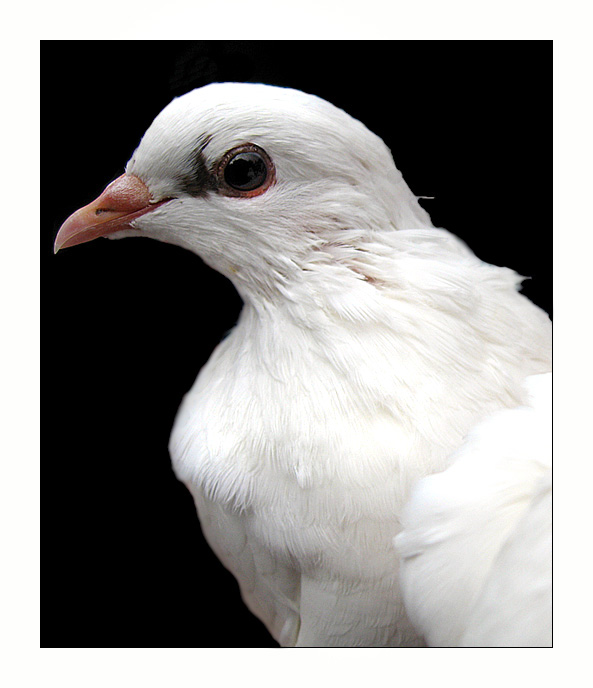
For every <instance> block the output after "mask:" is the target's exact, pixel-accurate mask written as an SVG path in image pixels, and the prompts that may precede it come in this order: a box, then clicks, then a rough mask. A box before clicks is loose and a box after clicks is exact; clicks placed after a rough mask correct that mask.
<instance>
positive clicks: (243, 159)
mask: <svg viewBox="0 0 593 688" xmlns="http://www.w3.org/2000/svg"><path fill="white" fill-rule="evenodd" d="M216 179H217V182H218V190H219V191H220V192H221V193H222V194H224V195H225V196H233V197H235V198H253V197H254V196H259V195H261V194H263V193H264V192H265V191H267V190H268V189H269V188H270V186H271V185H272V184H273V183H274V182H275V181H276V170H275V168H274V163H273V162H272V159H271V158H270V156H269V155H268V154H267V153H266V151H265V150H264V149H263V148H260V147H259V146H257V145H255V144H254V143H243V144H241V145H240V146H236V147H235V148H231V149H230V150H229V151H227V152H226V153H225V154H224V155H223V156H222V158H221V159H220V162H219V163H218V166H217V169H216Z"/></svg>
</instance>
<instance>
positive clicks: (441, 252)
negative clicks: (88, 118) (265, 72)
mask: <svg viewBox="0 0 593 688" xmlns="http://www.w3.org/2000/svg"><path fill="white" fill-rule="evenodd" d="M237 151H242V154H243V153H245V151H247V152H248V153H249V155H252V154H253V155H255V156H256V158H257V159H258V161H259V162H258V163H257V164H256V163H253V160H251V162H250V163H249V164H250V165H251V167H250V168H249V169H250V173H249V174H250V175H252V176H251V177H250V178H249V179H247V177H246V178H245V180H244V181H245V185H244V187H242V188H238V187H237V186H235V187H233V186H232V183H235V180H234V177H233V176H232V175H229V174H227V173H228V169H227V168H228V167H229V166H230V161H231V160H234V159H235V158H234V156H236V155H237ZM237 159H238V158H237ZM245 159H246V158H245ZM245 164H247V163H245ZM258 164H259V165H260V167H258V166H257V165H258ZM264 164H265V165H266V170H267V172H266V173H265V174H263V173H262V177H263V181H261V179H259V178H258V174H260V172H261V169H262V168H261V165H264ZM259 181H261V183H259ZM231 182H232V183H231ZM254 185H255V186H254ZM247 187H249V188H247ZM98 218H99V219H98ZM107 234H109V235H110V236H112V237H114V238H120V237H124V236H150V237H153V238H156V239H159V240H161V241H167V242H170V243H175V244H178V245H180V246H183V247H185V248H188V249H189V250H191V251H193V252H195V253H197V254H198V255H199V256H201V257H202V258H203V259H204V260H205V261H206V262H207V263H208V264H209V265H211V266H212V267H214V268H215V269H217V270H219V271H220V272H222V273H223V274H224V275H226V276H227V277H228V278H229V279H231V280H232V282H233V283H234V284H235V286H236V288H237V290H238V291H239V293H240V294H241V296H242V297H243V300H244V302H245V306H244V309H243V311H242V313H241V316H240V319H239V322H238V324H237V326H236V327H235V328H234V330H233V331H232V333H231V334H230V335H229V336H228V337H227V338H226V339H225V340H224V341H223V342H222V343H221V344H220V345H219V346H218V347H217V349H216V350H215V352H214V353H213V355H212V357H211V359H210V360H209V362H208V363H207V364H206V365H205V366H204V368H203V369H202V371H201V372H200V375H199V376H198V379H197V381H196V383H195V385H194V387H193V388H192V390H191V391H190V392H189V393H188V394H187V395H186V397H185V399H184V401H183V404H182V406H181V408H180V411H179V414H178V417H177V420H176V423H175V427H174V429H173V433H172V436H171V442H170V451H171V456H172V460H173V465H174V468H175V471H176V474H177V475H178V477H179V478H180V480H182V481H184V482H185V483H186V485H187V486H188V488H189V489H190V490H191V492H192V494H193V496H194V499H195V502H196V506H197V509H198V513H199V516H200V521H201V524H202V528H203V531H204V534H205V536H206V538H207V539H208V541H209V543H210V544H211V546H212V548H213V550H214V551H215V552H216V554H217V555H218V556H219V557H220V559H221V561H222V562H223V563H224V564H225V566H227V568H228V569H229V570H230V571H232V572H233V574H234V575H235V576H236V577H237V579H238V581H239V584H240V586H241V591H242V594H243V598H244V600H245V602H246V604H247V605H248V606H249V608H250V609H251V610H252V611H253V612H254V613H255V614H256V615H257V616H259V617H260V618H261V619H262V620H263V621H264V623H265V624H266V625H267V627H268V628H269V630H270V632H271V633H272V635H273V636H274V637H275V638H276V639H277V640H278V641H279V642H280V643H281V644H283V645H295V644H296V645H299V646H332V645H334V646H398V645H416V644H422V643H423V642H424V641H423V638H422V634H426V635H428V636H429V637H428V640H429V641H430V640H431V635H430V634H431V633H432V630H430V628H431V627H429V625H425V621H426V619H425V618H424V617H425V615H423V612H422V609H423V607H422V604H417V603H416V602H415V601H414V600H412V602H410V608H411V610H412V614H411V617H412V621H414V622H415V623H417V624H418V626H417V628H414V627H413V626H412V624H411V623H410V621H409V619H408V616H407V615H406V611H405V609H404V606H403V602H402V595H401V592H400V590H399V584H398V555H397V553H396V549H395V547H394V546H393V540H394V537H395V536H396V535H397V534H398V532H399V531H400V529H401V525H400V518H401V513H402V507H403V505H404V503H405V501H406V499H407V498H408V496H409V492H410V488H411V486H412V485H414V484H415V483H416V482H417V481H418V479H419V478H421V477H423V476H426V475H427V474H430V473H434V472H436V471H442V470H444V469H445V468H447V466H449V465H450V463H451V461H452V457H453V454H454V452H456V451H457V450H459V448H460V447H461V445H462V443H463V441H464V438H465V437H466V435H467V434H468V432H470V431H471V430H472V428H474V426H475V425H476V424H477V423H479V422H480V421H482V420H483V419H485V418H487V417H488V416H489V414H492V413H495V412H497V411H500V410H501V409H513V408H516V407H518V406H520V405H522V404H525V403H527V401H528V395H527V392H526V389H525V388H524V381H525V378H526V377H527V376H530V375H535V374H539V373H545V372H547V371H548V370H549V369H550V323H549V319H548V318H547V316H546V315H545V314H544V313H543V312H542V311H541V310H540V309H538V308H537V307H536V306H534V305H533V304H532V303H530V302H529V301H528V300H527V299H525V298H524V297H523V296H522V295H520V294H519V293H518V292H517V288H518V285H519V283H520V278H519V277H518V276H517V275H516V274H515V273H514V272H512V271H511V270H508V269H506V268H499V267H495V266H492V265H487V264H485V263H483V262H482V261H480V260H478V259H477V258H476V257H475V256H474V255H473V254H472V253H471V251H470V250H469V249H468V248H467V247H466V246H465V245H464V244H463V243H462V242H461V241H459V240H458V239H456V238H455V237H454V236H453V235H451V234H449V233H448V232H446V231H444V230H440V229H435V228H433V227H432V224H431V222H430V218H429V217H428V215H427V213H426V212H425V211H424V210H423V209H422V208H421V207H420V205H419V204H418V202H417V199H416V197H415V196H414V195H413V194H412V193H411V191H410V189H409V188H408V187H407V185H406V183H405V182H404V180H403V178H402V176H401V174H400V173H399V171H398V170H397V169H396V168H395V166H394V164H393V160H392V158H391V155H390V153H389V150H388V149H387V148H386V146H385V145H384V144H383V142H382V141H381V140H380V139H379V138H378V137H377V136H375V135H374V134H372V133H371V132H369V131H368V130H367V129H366V128H365V127H364V126H363V125H362V124H361V123H360V122H358V121H356V120H354V119H353V118H351V117H349V116H348V115H347V114H346V113H344V112H343V111H341V110H339V109H337V108H335V107H334V106H332V105H330V104H329V103H327V102H325V101H323V100H321V99H319V98H316V97H314V96H310V95H306V94H303V93H300V92H298V91H293V90H290V89H281V88H275V87H270V86H263V85H254V84H212V85H210V86H207V87H205V88H202V89H198V90H196V91H192V92H191V93H189V94H187V95H185V96H183V97H182V98H178V99H176V100H174V101H173V102H172V103H171V104H170V105H169V106H168V107H167V108H165V110H163V112H162V113H161V114H160V115H159V116H158V117H157V118H156V120H155V121H154V122H153V124H152V125H151V127H150V128H149V129H148V131H147V132H146V134H145V136H144V138H143V139H142V142H141V143H140V146H139V147H138V149H137V150H136V152H135V153H134V155H133V157H132V159H131V161H130V162H129V164H128V166H127V169H126V175H124V176H123V177H121V178H120V179H119V180H116V182H114V184H113V185H112V186H111V187H108V189H107V190H106V191H105V192H104V194H103V195H102V196H101V197H100V198H99V199H97V201H96V202H95V203H94V204H91V205H90V206H88V207H87V208H86V209H83V210H81V211H78V213H77V214H75V215H74V216H72V218H71V219H69V220H68V221H67V222H66V223H65V225H64V226H63V228H62V230H60V234H59V235H58V238H57V239H56V247H57V248H60V247H61V246H70V245H74V244H75V243H81V242H82V241H87V240H90V239H93V238H95V237H96V236H100V235H107ZM512 413H519V411H517V412H512ZM519 425H520V421H519ZM461 451H462V452H464V451H466V449H462V450H461ZM493 461H494V463H496V457H494V458H493ZM486 463H488V462H486ZM495 468H496V469H497V466H493V471H494V469H495ZM455 470H457V469H456V467H454V468H452V469H450V471H451V472H453V471H455ZM494 472H495V471H494ZM443 475H449V471H447V473H446V474H443ZM478 483H479V481H477V482H476V486H477V487H479V485H478ZM509 483H513V479H512V478H510V479H509ZM468 484H469V482H468ZM460 493H461V494H464V490H463V489H460ZM414 503H415V504H416V511H417V512H419V517H420V518H421V517H422V508H421V507H418V504H421V503H422V502H421V501H420V502H419V501H418V499H416V502H413V504H414ZM459 505H460V506H461V507H462V508H463V507H464V501H463V500H461V499H460V500H459ZM452 506H453V505H452ZM429 508H431V507H430V506H429ZM407 513H408V514H410V513H411V514H412V517H411V518H412V520H411V521H410V527H411V528H417V527H420V526H417V525H414V523H413V515H414V507H413V506H412V507H410V510H408V512H407ZM494 518H495V519H496V518H498V516H497V515H495V516H494ZM485 520H486V521H487V522H488V518H486V519H485ZM519 527H520V526H517V528H519ZM523 527H525V526H523ZM493 530H494V531H496V528H493ZM408 536H409V534H406V533H404V535H402V536H401V537H402V538H404V540H403V543H404V544H403V546H404V549H405V547H407V546H408V545H407V544H406V542H408V541H407V540H405V538H408ZM419 541H420V540H419ZM408 544H409V543H408ZM400 545H401V541H400ZM414 546H416V545H414ZM404 556H405V561H406V562H408V560H409V559H410V556H409V552H407V553H406V554H404ZM506 556H507V558H512V557H513V556H515V555H514V553H513V551H512V547H510V548H509V551H508V552H507V553H506ZM417 559H418V560H420V558H417ZM496 565H499V566H500V567H503V568H504V564H503V562H502V553H501V557H499V559H498V560H497V562H496ZM406 566H407V564H406ZM428 566H429V565H428V564H427V567H428ZM491 573H492V574H493V575H494V573H495V570H494V569H491ZM404 574H405V575H406V576H407V573H406V570H404ZM515 587H516V586H515ZM406 594H407V595H409V596H411V597H412V598H413V597H414V595H420V596H424V593H423V592H417V593H416V592H413V591H411V592H410V591H406ZM529 594H530V591H529V589H527V590H524V591H523V592H521V591H519V592H517V591H516V590H514V591H513V592H512V593H509V595H510V598H511V602H510V604H512V605H516V604H517V599H518V598H521V599H528V597H529ZM488 599H489V598H488V596H487V595H483V596H482V597H481V598H480V603H481V604H483V605H485V609H486V607H488V604H490V605H491V604H492V602H491V601H490V602H489V601H488ZM454 604H455V603H453V605H454ZM435 613H437V614H438V603H437V604H436V612H435ZM476 613H477V612H476ZM486 613H487V612H486V611H484V615H486ZM418 616H419V617H421V618H419V619H418V618H416V617H418ZM426 623H427V624H430V623H431V622H430V620H428V621H427V622H426ZM436 623H437V626H438V624H439V622H438V621H437V622H436ZM435 632H436V633H438V631H435ZM489 632H490V631H486V630H484V629H483V628H482V630H480V631H478V630H476V631H475V633H476V634H479V633H485V634H487V633H489ZM472 633H473V631H472ZM503 635H504V634H503ZM439 637H440V636H439ZM476 637H477V635H476ZM484 637H485V636H484ZM488 637H494V636H488ZM496 637H502V636H501V635H500V634H499V636H496ZM504 637H505V638H506V639H508V638H509V636H508V635H506V636H504ZM470 640H471V638H470ZM519 644H523V643H522V642H519Z"/></svg>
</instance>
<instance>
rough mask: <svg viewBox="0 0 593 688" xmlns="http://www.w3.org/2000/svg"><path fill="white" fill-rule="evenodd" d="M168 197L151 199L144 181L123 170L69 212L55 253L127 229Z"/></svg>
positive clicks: (59, 233) (55, 245)
mask: <svg viewBox="0 0 593 688" xmlns="http://www.w3.org/2000/svg"><path fill="white" fill-rule="evenodd" d="M167 200H169V199H165V200H164V201H159V202H155V201H152V200H151V199H150V193H149V191H148V187H147V186H146V184H144V182H143V181H141V180H140V179H138V177H135V176H134V175H132V174H122V176H121V177H118V178H117V179H116V180H115V181H114V182H111V184H109V186H108V187H107V188H106V189H105V191H103V193H102V194H101V195H100V196H99V198H97V199H96V200H94V201H93V202H92V203H89V204H88V205H85V206H84V208H80V210H77V211H76V212H75V213H73V214H72V215H70V217H69V218H68V219H67V220H66V222H64V224H63V225H62V226H61V227H60V231H59V232H58V235H57V236H56V241H55V243H54V253H57V252H58V251H59V250H60V249H61V248H68V247H69V246H76V244H84V243H85V242H86V241H92V240H93V239H96V238H97V237H102V236H107V235H108V234H113V233H114V232H119V231H120V230H122V229H127V228H129V227H130V223H131V222H132V221H133V220H136V219H137V218H139V217H140V216H141V215H144V214H145V213H148V212H150V211H151V210H154V209H155V208H157V207H158V206H160V205H162V204H163V203H166V202H167Z"/></svg>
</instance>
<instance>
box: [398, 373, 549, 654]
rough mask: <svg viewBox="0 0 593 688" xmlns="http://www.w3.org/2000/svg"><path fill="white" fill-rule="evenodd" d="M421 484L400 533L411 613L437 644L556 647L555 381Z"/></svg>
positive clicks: (476, 434)
mask: <svg viewBox="0 0 593 688" xmlns="http://www.w3.org/2000/svg"><path fill="white" fill-rule="evenodd" d="M527 388H528V391H529V400H528V404H529V405H527V406H520V407H518V408H515V409H507V410H504V411H499V412H498V413H496V414H493V415H492V416H490V417H489V418H487V419H486V420H484V421H482V422H481V423H480V424H478V425H477V426H476V427H475V428H474V429H473V430H472V431H471V432H470V434H469V436H468V437H467V439H466V440H465V442H464V443H463V446H462V447H461V449H460V450H459V451H458V452H456V454H455V455H454V457H453V465H452V466H451V467H450V468H448V469H447V470H446V471H444V472H442V473H437V474H435V475H431V476H428V477H426V478H423V479H422V480H420V482H419V483H418V484H417V485H416V486H415V487H414V489H413V492H412V497H411V499H410V500H409V502H408V503H407V505H406V507H405V509H404V515H403V518H402V524H403V532H402V533H400V534H399V535H398V536H397V537H396V545H397V549H398V551H399V553H400V555H401V557H402V565H401V566H402V568H401V582H402V589H403V596H404V601H405V605H406V610H407V612H408V615H409V617H410V618H411V619H412V621H413V622H414V625H415V626H416V628H418V629H420V630H421V631H422V633H423V635H424V637H425V638H426V639H427V641H428V643H429V644H430V645H435V646H457V645H462V646H548V645H551V643H552V636H551V629H552V590H551V583H552V581H551V570H552V561H551V558H552V543H551V536H552V522H551V520H552V509H551V483H552V477H551V464H552V456H551V449H552V442H551V440H552V438H551V420H552V389H551V375H550V374H549V373H548V374H545V375H535V376H532V377H530V378H528V379H527Z"/></svg>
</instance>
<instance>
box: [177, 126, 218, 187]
mask: <svg viewBox="0 0 593 688" xmlns="http://www.w3.org/2000/svg"><path fill="white" fill-rule="evenodd" d="M211 140H212V136H210V135H209V134H203V135H202V136H200V137H199V138H198V140H197V142H196V145H195V147H194V149H193V150H192V151H191V153H190V154H189V156H188V161H189V169H190V172H188V173H187V174H184V175H180V176H179V177H178V178H177V179H176V182H177V184H178V185H179V188H180V189H181V191H183V192H184V193H186V194H188V195H189V196H194V197H196V198H201V197H203V196H206V194H207V193H208V192H209V191H213V190H215V189H216V179H215V177H214V175H213V174H211V173H210V170H209V169H208V165H207V164H206V156H205V155H204V150H205V148H206V146H207V145H208V144H209V143H210V141H211Z"/></svg>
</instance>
